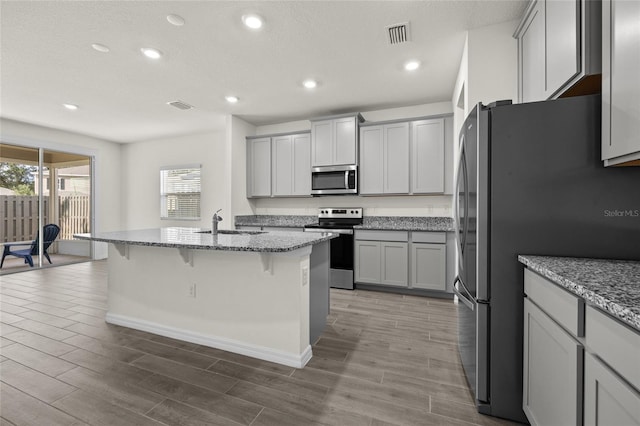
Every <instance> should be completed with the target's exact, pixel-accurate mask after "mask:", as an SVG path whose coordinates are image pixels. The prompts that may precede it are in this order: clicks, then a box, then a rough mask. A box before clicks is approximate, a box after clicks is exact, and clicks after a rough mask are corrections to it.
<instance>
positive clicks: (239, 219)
mask: <svg viewBox="0 0 640 426" xmlns="http://www.w3.org/2000/svg"><path fill="white" fill-rule="evenodd" d="M317 223H318V217H317V216H281V215H254V216H236V217H235V225H236V226H277V227H289V228H304V226H305V225H310V224H317ZM354 229H362V230H365V229H369V230H378V231H432V232H435V231H439V232H450V231H453V230H454V226H453V219H452V218H450V217H417V216H365V217H364V218H363V224H362V225H358V226H355V228H354Z"/></svg>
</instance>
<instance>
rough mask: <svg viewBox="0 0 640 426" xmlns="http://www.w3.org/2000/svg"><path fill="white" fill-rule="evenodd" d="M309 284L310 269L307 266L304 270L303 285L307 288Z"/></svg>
mask: <svg viewBox="0 0 640 426" xmlns="http://www.w3.org/2000/svg"><path fill="white" fill-rule="evenodd" d="M307 284H309V268H307V267H306V266H305V267H304V268H302V285H303V286H305V285H307Z"/></svg>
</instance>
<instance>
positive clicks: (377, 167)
mask: <svg viewBox="0 0 640 426" xmlns="http://www.w3.org/2000/svg"><path fill="white" fill-rule="evenodd" d="M408 193H409V123H394V124H384V125H378V126H368V127H363V128H361V129H360V194H365V195H366V194H408Z"/></svg>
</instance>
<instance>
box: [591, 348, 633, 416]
mask: <svg viewBox="0 0 640 426" xmlns="http://www.w3.org/2000/svg"><path fill="white" fill-rule="evenodd" d="M584 425H585V426H610V425H625V426H632V425H638V426H640V393H638V391H637V390H635V389H634V388H632V387H631V386H629V385H628V384H627V383H625V382H624V381H623V380H622V379H620V378H619V377H618V376H617V375H616V374H615V373H614V372H613V371H611V370H609V369H608V368H607V367H605V366H604V365H603V364H602V363H601V362H600V361H598V360H597V359H596V358H594V357H593V356H591V355H590V354H585V365H584Z"/></svg>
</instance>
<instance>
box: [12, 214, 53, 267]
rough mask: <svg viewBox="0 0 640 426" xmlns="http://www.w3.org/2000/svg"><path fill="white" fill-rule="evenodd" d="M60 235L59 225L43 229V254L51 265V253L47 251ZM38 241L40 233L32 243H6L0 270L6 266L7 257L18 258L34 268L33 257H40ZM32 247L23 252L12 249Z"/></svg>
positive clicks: (50, 225) (51, 225) (51, 224)
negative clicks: (5, 259)
mask: <svg viewBox="0 0 640 426" xmlns="http://www.w3.org/2000/svg"><path fill="white" fill-rule="evenodd" d="M59 233H60V227H59V226H58V225H54V224H53V223H50V224H49V225H45V226H44V227H43V228H42V234H43V235H44V240H43V242H42V254H43V255H44V257H46V258H47V260H48V261H49V263H51V258H50V257H49V253H47V249H48V248H49V246H50V245H51V243H53V242H54V241H55V239H56V238H57V237H58V234H59ZM38 239H39V233H38V234H36V239H35V240H33V242H32V243H6V244H5V245H4V251H3V252H2V261H0V268H2V265H3V264H4V258H5V257H7V256H16V257H21V258H23V259H24V263H28V264H29V266H31V267H33V257H32V256H37V255H38ZM28 245H31V247H30V248H28V249H22V250H12V249H11V248H12V247H15V246H28Z"/></svg>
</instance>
